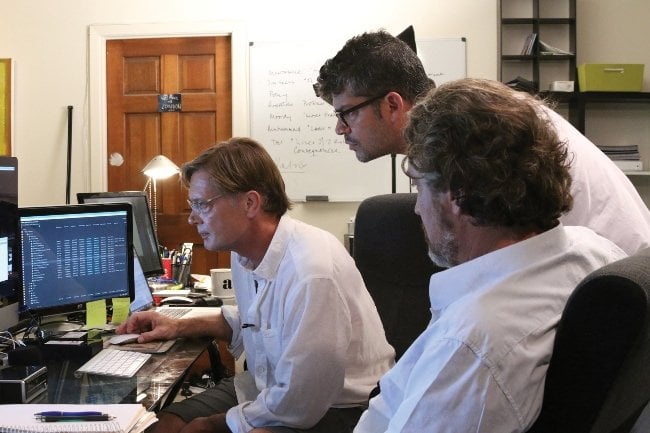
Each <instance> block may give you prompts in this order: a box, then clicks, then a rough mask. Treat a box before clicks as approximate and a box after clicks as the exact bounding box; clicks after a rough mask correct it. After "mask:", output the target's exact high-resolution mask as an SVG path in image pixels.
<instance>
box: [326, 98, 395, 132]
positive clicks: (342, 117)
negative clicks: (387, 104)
mask: <svg viewBox="0 0 650 433" xmlns="http://www.w3.org/2000/svg"><path fill="white" fill-rule="evenodd" d="M387 94H388V93H385V94H383V95H379V96H375V97H374V98H370V99H366V100H365V101H363V102H362V103H360V104H357V105H353V106H352V107H350V108H347V109H345V110H334V115H335V116H336V117H337V118H338V119H339V120H340V121H341V122H343V124H344V125H345V126H346V127H347V128H349V127H350V125H348V121H347V120H345V116H347V115H348V114H350V113H352V112H353V111H357V110H359V109H361V108H363V107H365V106H366V105H370V104H372V103H373V102H375V101H377V100H379V99H381V98H383V97H384V96H386V95H387Z"/></svg>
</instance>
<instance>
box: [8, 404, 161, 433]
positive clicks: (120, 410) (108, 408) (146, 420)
mask: <svg viewBox="0 0 650 433" xmlns="http://www.w3.org/2000/svg"><path fill="white" fill-rule="evenodd" d="M46 411H63V412H85V411H97V412H102V413H106V414H109V415H110V416H111V420H109V421H77V422H42V421H40V420H39V419H37V418H36V417H34V414H35V413H41V412H46ZM0 419H1V420H2V423H1V424H0V432H8V433H23V432H25V433H35V432H50V433H70V432H78V433H86V432H105V433H141V432H144V431H145V429H146V428H147V427H148V426H150V425H151V424H153V423H154V422H156V421H157V420H156V414H155V413H153V412H147V410H146V409H145V408H144V406H142V405H141V404H99V405H96V404H93V405H88V404H86V405H81V404H6V405H0Z"/></svg>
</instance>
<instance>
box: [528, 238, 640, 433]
mask: <svg viewBox="0 0 650 433" xmlns="http://www.w3.org/2000/svg"><path fill="white" fill-rule="evenodd" d="M649 291H650V253H649V250H644V251H642V252H640V253H637V254H636V255H634V256H631V257H627V258H625V259H622V260H619V261H617V262H614V263H611V264H609V265H606V266H604V267H602V268H601V269H598V270H596V271H594V272H592V273H591V274H590V275H588V276H587V277H585V279H584V280H583V281H582V282H581V283H580V284H579V285H578V287H577V288H576V290H575V291H574V293H573V294H572V295H571V296H570V297H569V300H568V302H567V305H566V307H565V310H564V312H563V314H562V317H561V319H560V323H559V324H558V328H557V334H556V337H555V345H554V348H553V355H552V357H551V360H550V364H549V369H548V373H547V377H546V383H545V389H544V400H543V404H542V410H541V413H540V415H539V418H538V419H537V420H536V421H535V424H534V425H533V427H532V428H531V429H530V430H529V433H551V432H552V433H583V432H584V433H587V432H589V433H623V432H629V431H630V429H631V428H632V427H633V425H634V423H635V421H636V420H637V418H638V417H639V415H640V414H641V412H642V411H643V409H644V407H645V406H646V404H647V403H648V401H649V400H650V332H649V323H650V314H649V308H650V301H649V299H650V296H649Z"/></svg>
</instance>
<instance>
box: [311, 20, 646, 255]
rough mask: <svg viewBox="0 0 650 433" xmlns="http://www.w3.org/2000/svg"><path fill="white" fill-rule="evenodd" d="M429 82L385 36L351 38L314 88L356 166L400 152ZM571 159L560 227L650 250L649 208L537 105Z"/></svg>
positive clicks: (612, 168) (605, 161)
mask: <svg viewBox="0 0 650 433" xmlns="http://www.w3.org/2000/svg"><path fill="white" fill-rule="evenodd" d="M431 87H435V86H434V85H433V82H432V81H431V80H429V79H428V78H427V75H426V73H425V71H424V67H423V66H422V63H421V62H420V60H419V59H418V57H417V55H416V54H415V52H414V51H413V50H412V49H411V48H410V47H409V46H408V45H407V44H406V43H405V42H403V41H401V40H399V39H398V38H396V37H394V36H391V35H390V34H388V33H387V32H385V31H383V30H382V31H377V32H369V33H363V34H361V35H358V36H355V37H353V38H351V39H349V40H348V41H347V42H346V43H345V45H344V46H343V48H341V50H340V51H339V52H338V53H337V54H336V55H335V56H334V57H332V58H331V59H329V60H327V61H326V62H325V63H324V64H323V66H322V67H321V68H320V73H319V76H318V79H317V82H316V84H314V90H315V91H316V94H317V95H318V96H320V97H321V98H323V100H325V101H326V102H328V103H329V104H331V105H332V106H333V107H334V110H335V113H336V117H337V123H336V129H335V131H336V133H337V134H338V135H343V136H344V138H345V142H346V143H347V144H348V146H349V147H350V149H351V150H353V151H354V152H355V153H356V156H357V159H358V160H359V161H361V162H368V161H371V160H373V159H376V158H379V157H381V156H384V155H389V154H406V152H407V149H408V145H407V143H406V140H405V139H404V136H403V130H404V126H405V124H406V122H407V118H408V113H409V110H410V109H411V107H413V104H414V103H415V102H416V101H417V100H418V98H421V97H423V96H424V95H425V94H426V93H427V92H428V91H429V89H430V88H431ZM538 112H539V113H540V115H544V116H547V117H548V119H549V122H550V123H551V124H552V125H553V127H554V128H555V129H556V130H557V132H558V134H559V136H560V139H561V140H562V141H563V142H565V143H566V147H567V149H568V151H569V153H568V158H570V160H571V177H572V178H573V186H572V189H571V193H572V195H573V199H574V207H573V209H572V210H571V211H570V212H568V213H567V214H565V215H564V216H563V217H562V222H563V223H564V224H566V225H582V226H586V227H589V228H591V229H592V230H594V231H595V232H596V233H598V234H600V235H601V236H604V237H606V238H608V239H610V240H612V241H613V242H615V243H616V244H617V245H618V246H619V247H621V248H622V249H623V250H625V252H626V253H628V254H633V253H635V252H637V251H639V250H641V249H643V248H647V247H650V211H648V208H647V207H646V205H645V203H644V202H643V200H642V199H641V197H640V196H639V193H638V192H637V190H636V189H635V187H634V185H632V183H631V182H630V180H629V179H628V178H627V177H626V176H625V174H624V173H623V172H622V171H621V170H620V169H619V168H618V167H617V166H616V165H615V164H614V163H613V162H612V161H611V160H610V159H609V158H608V157H607V156H605V154H603V153H602V152H601V151H600V150H598V148H597V147H596V146H595V145H594V144H593V143H592V142H591V141H589V140H588V139H587V138H586V137H585V136H584V135H583V134H581V133H580V132H579V131H578V130H576V129H575V128H574V127H573V126H572V125H571V124H570V123H569V122H567V121H566V119H564V118H563V117H562V116H560V115H559V114H557V113H556V112H554V111H553V110H551V109H550V108H548V107H547V106H545V105H543V104H539V111H538Z"/></svg>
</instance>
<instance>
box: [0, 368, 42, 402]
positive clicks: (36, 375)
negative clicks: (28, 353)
mask: <svg viewBox="0 0 650 433" xmlns="http://www.w3.org/2000/svg"><path fill="white" fill-rule="evenodd" d="M46 390H47V368H46V367H44V366H40V365H30V366H11V367H6V368H3V369H1V370H0V404H8V403H31V402H33V401H34V400H35V399H36V398H37V397H38V396H40V395H41V394H43V393H44V392H45V391H46Z"/></svg>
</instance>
